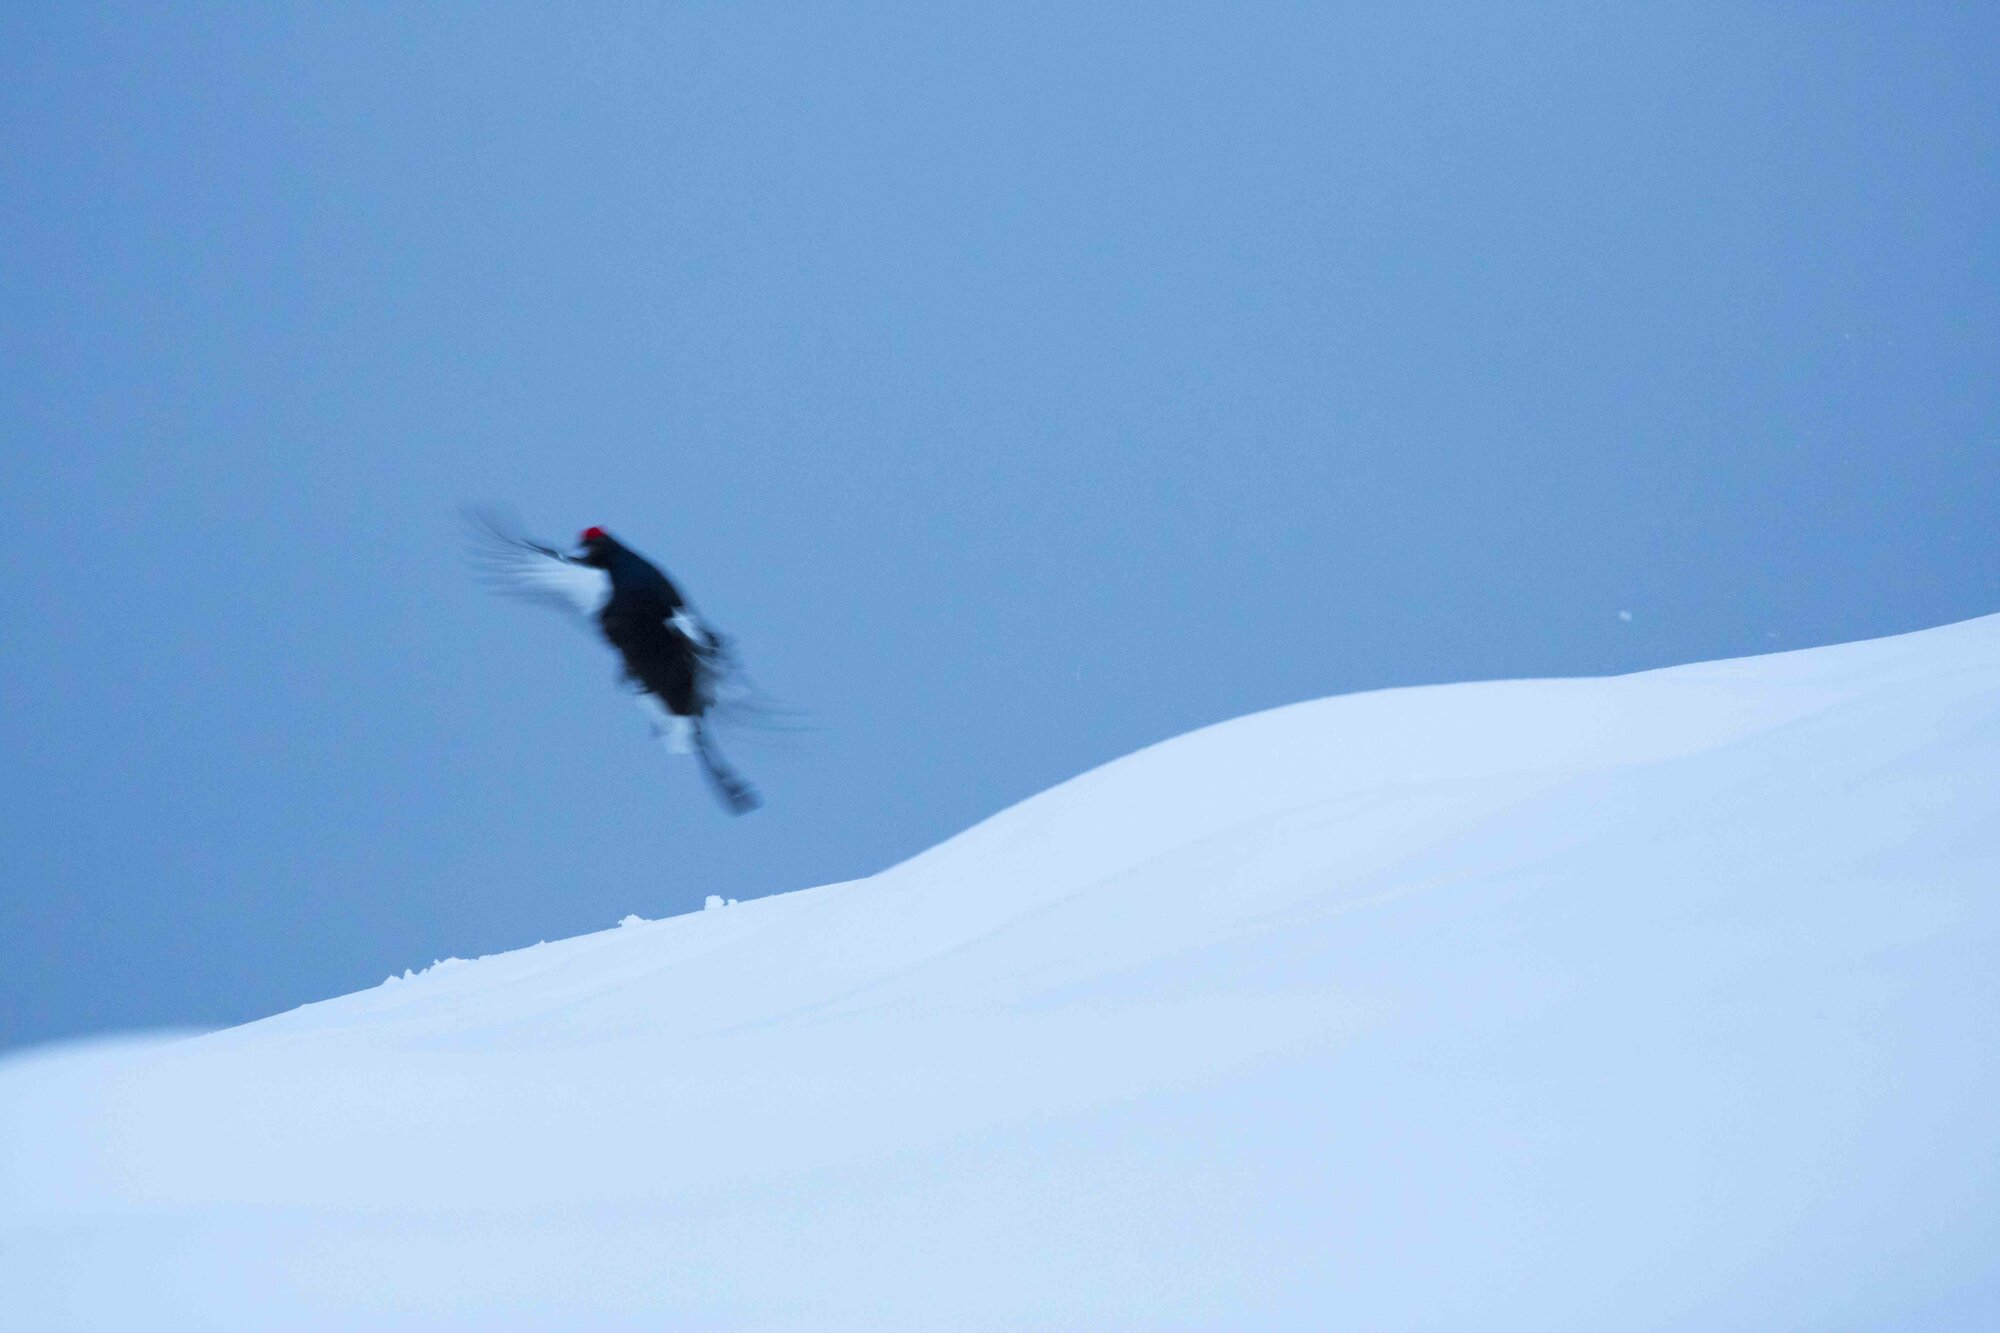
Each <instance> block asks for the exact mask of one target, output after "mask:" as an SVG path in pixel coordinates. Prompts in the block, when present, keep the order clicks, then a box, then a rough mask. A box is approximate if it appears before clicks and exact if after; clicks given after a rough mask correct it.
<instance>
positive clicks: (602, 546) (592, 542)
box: [576, 528, 618, 569]
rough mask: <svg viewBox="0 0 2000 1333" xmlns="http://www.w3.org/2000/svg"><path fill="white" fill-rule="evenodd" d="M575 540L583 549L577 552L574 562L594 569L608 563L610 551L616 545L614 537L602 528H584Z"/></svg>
mask: <svg viewBox="0 0 2000 1333" xmlns="http://www.w3.org/2000/svg"><path fill="white" fill-rule="evenodd" d="M577 541H578V542H579V543H580V544H581V545H582V548H583V549H582V550H580V551H578V552H577V554H576V562H577V563H578V564H580V565H590V566H592V567H593V568H596V569H603V568H604V567H605V566H606V565H608V564H610V563H611V553H612V551H614V550H616V549H617V547H618V542H617V541H616V539H614V538H613V537H612V535H611V534H610V533H608V532H606V531H605V530H604V529H603V528H585V529H584V530H583V534H582V535H581V536H579V537H578V538H577Z"/></svg>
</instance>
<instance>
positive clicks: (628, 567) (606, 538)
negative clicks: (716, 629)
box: [578, 533, 713, 717]
mask: <svg viewBox="0 0 2000 1333" xmlns="http://www.w3.org/2000/svg"><path fill="white" fill-rule="evenodd" d="M578 563H579V564H585V565H589V566H591V567H592V568H595V569H601V570H603V571H604V572H605V575H606V576H607V577H608V578H609V579H610V580H611V597H610V599H609V600H608V601H606V602H605V603H604V609H603V610H601V611H599V612H598V613H597V623H598V626H599V628H601V629H602V630H603V631H604V637H605V638H606V639H608V640H609V641H610V643H611V646H612V647H613V648H616V649H617V650H618V655H619V656H620V657H622V658H623V659H624V660H625V674H626V676H627V677H628V678H629V679H631V681H632V682H633V683H634V684H636V685H638V686H639V687H640V688H642V689H644V690H645V691H646V692H647V693H649V694H652V695H655V696H657V697H658V698H659V700H660V702H661V703H663V704H665V705H666V706H667V711H668V712H669V713H672V714H673V715H674V716H675V717H700V716H701V715H702V714H703V713H704V712H706V711H707V708H708V705H709V704H710V703H712V702H713V699H712V698H711V697H709V696H710V695H711V693H712V692H711V691H710V690H709V689H708V688H707V686H708V668H709V663H708V660H707V657H708V654H710V653H711V652H712V651H713V645H712V644H708V643H698V642H696V640H695V637H694V635H695V634H696V633H698V632H699V631H697V630H695V629H694V626H693V622H692V621H691V620H689V619H688V617H686V616H685V615H684V614H683V612H684V611H685V608H686V606H687V603H686V601H685V600H684V599H683V598H682V597H681V594H680V589H678V588H676V587H674V585H673V581H672V580H671V579H669V578H668V577H667V576H666V575H665V574H662V573H661V572H660V569H659V566H657V565H655V564H654V563H653V562H652V561H650V560H648V559H646V557H644V556H642V555H640V554H639V553H638V552H637V551H635V550H633V549H632V548H631V547H629V546H626V545H625V544H624V543H622V542H620V541H619V540H618V539H617V538H615V537H613V536H611V535H610V534H609V533H605V534H603V535H600V536H598V537H597V538H595V539H594V540H592V541H589V542H586V543H585V544H584V551H583V554H582V555H581V556H579V557H578Z"/></svg>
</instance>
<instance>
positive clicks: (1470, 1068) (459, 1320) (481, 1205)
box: [0, 617, 2000, 1330]
mask: <svg viewBox="0 0 2000 1333" xmlns="http://www.w3.org/2000/svg"><path fill="white" fill-rule="evenodd" d="M1996 890H2000V617H1993V618H1988V619H1984V620H1977V621H1970V622H1967V623H1965V624H1961V625H1955V626H1950V627H1947V628H1944V629H1939V630H1932V631H1929V632H1926V633H1922V634H1913V635H1907V636H1903V637H1900V638H1894V639H1885V640H1880V641H1876V642H1871V643H1862V644H1851V645H1846V646H1842V647H1837V648H1827V649H1819V650H1814V651H1810V652H1801V653H1790V654H1785V655H1780V656H1774V657H1764V658H1755V659H1749V660H1744V661H1737V662H1725V663H1715V664H1708V665H1701V666H1691V667H1683V668H1677V669H1674V670H1669V671H1659V672H1652V673H1647V674H1644V675H1637V676H1627V677H1621V678H1616V679H1609V680H1567V681H1528V682H1504V683H1493V684H1477V685H1462V686H1450V687H1441V688H1428V689H1416V690H1396V691H1388V692H1384V693H1378V694H1368V695H1358V696H1351V697H1344V698H1336V699H1327V700H1322V701H1320V702H1316V703H1308V704H1301V705H1298V706H1295V707H1291V708H1283V709H1278V710H1276V711H1273V712H1269V713H1264V714H1259V715H1257V716H1253V717H1248V718H1243V719H1241V720H1238V721H1235V722H1230V723H1227V724H1224V725H1221V726H1217V727H1211V728H1208V729H1206V730H1203V731H1199V732H1195V733H1193V734H1191V735H1188V736H1183V737H1180V738H1179V739H1177V740H1173V741H1169V742H1167V743H1165V744H1162V745H1158V746H1155V747H1153V748H1151V749H1148V750H1144V751H1142V752H1140V753H1138V754H1135V755H1132V756H1130V757H1128V758H1126V759H1123V760H1120V761H1118V762H1116V763H1113V764H1109V765H1107V766H1105V767H1103V768H1100V769H1097V770H1096V771H1094V772H1091V773H1087V774H1085V775H1083V776H1082V777H1079V778H1077V779H1075V780H1074V781H1071V782H1068V783H1065V784H1063V785H1062V786H1060V787H1057V788H1055V789H1054V790H1052V791H1049V792H1046V793H1044V794H1043V795H1041V796H1038V797H1036V798H1034V799H1032V800H1029V801H1026V802H1024V803H1022V804H1020V805H1018V806H1015V807H1014V808H1012V809H1010V810H1007V811H1005V812H1003V813H1002V814H1000V815H998V816H996V817H994V818H992V819H990V820H988V821H986V822H985V823H983V824H980V825H979V826H977V827H975V828H973V829H971V830H969V831H967V832H965V833H963V834H961V835H959V836H958V837H956V838H953V839H951V840H950V841H948V842H946V843H944V844H942V845H941V846H938V847H936V848H933V849H932V850H930V851H928V852H925V853H924V854H922V855H920V856H918V857H916V858H915V859H913V860H911V861H908V862H906V863H904V864H902V865H899V866H896V867H893V868H892V869H889V870H887V871H884V872H883V873H881V874H879V875H875V876H873V877H871V878H868V879H865V880H860V881H856V882H854V883H848V884H835V885H829V886H827V887H824V888H818V889H813V890H809V891H807V892H803V893H791V894H785V895H782V896H778V897H771V898H762V899H757V900H754V901H746V902H742V903H736V904H724V905H725V906H726V907H727V910H708V911H702V912H696V913H691V914H689V915H686V916H681V917H676V918H672V919H669V920H664V921H651V922H648V921H641V920H639V919H637V918H627V919H626V921H625V922H623V923H621V926H620V927H619V928H617V929H612V930H607V931H605V932H602V933H600V934H596V935H590V936H586V937H583V938H580V939H574V940H567V941H562V942H558V943H553V944H542V945H538V946H536V947H534V948H531V949H523V950H520V951H518V952H515V953H510V954H504V955H499V956H496V957H491V958H485V959H480V960H477V961H474V962H465V961H462V960H445V961H444V962H443V963H440V964H439V965H437V966H435V967H433V968H431V969H429V970H427V971H425V972H422V973H414V974H410V975H408V976H406V977H401V978H395V979H392V980H391V981H389V982H386V983H384V984H383V985H382V986H380V987H378V988H376V989H374V990H371V991H366V992H363V993H360V994H356V995H349V996H344V997H342V998H340V999H336V1000H329V1001H327V1002H325V1003H322V1004H315V1005H309V1006H306V1007H305V1008H302V1009H298V1010H295V1011H293V1012H291V1013H287V1014H281V1015H279V1016H277V1017H274V1018H270V1019H266V1020H264V1021H262V1022H258V1023H252V1024H249V1025H247V1026H244V1027H241V1028H236V1029H233V1030H230V1031H226V1032H220V1033H214V1034H210V1035H207V1036H201V1037H196V1038H192V1039H179V1040H173V1041H160V1042H136V1041H135V1042H123V1043H111V1044H99V1045H95V1046H91V1047H86V1048H76V1049H69V1050H59V1051H53V1052H48V1053H43V1054H39V1055H29V1056H24V1057H18V1058H16V1059H14V1060H12V1061H9V1062H7V1063H6V1064H5V1065H3V1066H0V1327H5V1328H7V1329H17V1328H18V1329H22V1330H29V1329H34V1330H55V1329H120V1330H125V1329H148V1330H172V1329H203V1330H210V1329H299V1330H310V1329H426V1330H430V1329H480V1330H489V1329H634V1330H636V1329H649V1330H650V1329H661V1328H704V1329H705V1328H735V1327H742V1328H797V1329H829V1328H869V1329H873V1328H887V1327H900V1328H925V1329H937V1328H953V1329H963V1328H994V1329H1000V1328H1006V1329H1016V1328H1069V1329H1109V1328H1154V1327H1158V1328H1169V1327H1171V1328H1199V1327H1214V1328H1231V1329H1244V1328H1315V1329H1318V1328H1331V1329H1406V1328H1427V1329H1537V1330H1541V1329H1562V1328H1578V1329H1641V1328H1643V1329H1664V1328H1698V1329H1745V1330H1749V1329H1759V1330H1762V1329H1773V1328H1788V1329H1792V1328H1841V1329H1873V1328H1885V1329H1886V1328H1898V1329H1947V1328H1961V1329H1973V1328H1992V1327H1995V1326H2000V1043H1996V1039H1995V1034H1996V1031H1997V1030H2000V1027H1996V1019H2000V902H1997V901H1996V899H2000V893H1997V892H1996ZM713 901H714V900H711V903H713Z"/></svg>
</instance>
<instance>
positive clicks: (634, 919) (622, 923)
mask: <svg viewBox="0 0 2000 1333" xmlns="http://www.w3.org/2000/svg"><path fill="white" fill-rule="evenodd" d="M645 924H646V918H645V917H643V916H640V915H638V914H637V913H633V914H632V915H629V916H625V917H621V918H619V921H618V925H619V927H620V928H621V929H622V928H623V927H626V926H643V925H645Z"/></svg>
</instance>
